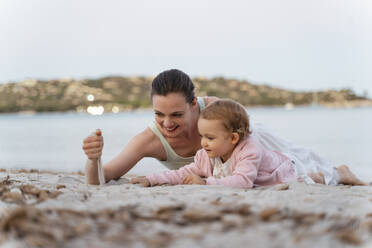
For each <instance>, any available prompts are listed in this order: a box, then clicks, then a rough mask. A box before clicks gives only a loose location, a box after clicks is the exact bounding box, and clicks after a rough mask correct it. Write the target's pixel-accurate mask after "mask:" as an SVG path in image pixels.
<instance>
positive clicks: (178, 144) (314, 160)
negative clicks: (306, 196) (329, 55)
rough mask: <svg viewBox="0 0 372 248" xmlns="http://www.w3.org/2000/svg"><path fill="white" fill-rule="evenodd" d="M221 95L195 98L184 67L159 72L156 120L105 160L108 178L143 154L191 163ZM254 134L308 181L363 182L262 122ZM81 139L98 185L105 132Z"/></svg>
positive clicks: (174, 163) (91, 179)
mask: <svg viewBox="0 0 372 248" xmlns="http://www.w3.org/2000/svg"><path fill="white" fill-rule="evenodd" d="M217 99H218V98H217V97H203V98H200V97H198V98H196V97H195V95H194V84H193V83H192V81H191V79H190V77H189V76H188V75H187V74H185V73H184V72H182V71H179V70H175V69H173V70H168V71H164V72H162V73H160V74H159V75H158V76H157V77H155V79H154V80H153V82H152V88H151V100H152V104H153V109H154V113H155V122H154V123H152V124H150V125H149V126H148V127H147V128H146V129H145V130H144V131H142V132H141V133H139V134H137V135H136V136H135V137H134V138H133V139H132V140H131V141H130V142H129V143H128V145H127V146H126V147H125V148H124V149H123V150H122V151H121V152H120V153H119V154H118V155H117V156H116V157H115V158H114V159H112V160H111V161H110V162H108V163H107V164H105V165H104V177H105V181H106V182H107V181H110V180H111V179H117V178H120V177H121V176H122V175H124V174H125V173H127V172H128V171H129V170H130V169H131V168H132V167H133V166H135V165H136V163H137V162H138V161H139V160H141V159H142V158H144V157H152V158H156V159H157V160H159V161H160V162H161V163H162V164H164V165H165V166H166V167H168V168H169V169H178V168H180V167H182V166H183V165H186V164H189V163H191V162H192V161H193V159H194V155H195V154H196V152H197V151H198V150H199V149H201V144H200V135H199V133H198V128H197V122H198V118H199V114H200V111H201V109H203V108H204V107H205V105H208V104H210V103H211V102H213V101H215V100H217ZM252 135H254V136H256V137H257V139H258V140H259V141H260V142H261V143H262V145H263V146H264V147H265V148H266V149H269V150H278V151H280V152H283V153H285V154H286V155H287V156H288V157H290V158H291V159H292V160H293V161H294V162H295V163H296V165H297V167H298V168H302V169H301V171H299V174H302V175H303V180H304V181H305V182H308V183H314V181H315V182H318V183H325V184H335V181H337V182H339V183H344V184H363V182H361V181H360V180H358V179H357V178H356V177H355V176H354V175H353V174H352V173H351V172H350V170H349V169H348V167H347V166H340V167H338V168H337V170H336V169H333V168H332V167H331V166H329V164H327V161H324V160H322V159H321V158H320V157H319V156H317V155H316V154H314V153H312V152H311V151H309V150H307V149H304V148H301V147H297V146H294V145H293V144H291V143H289V142H287V141H285V140H282V139H280V138H278V137H275V136H273V135H272V134H271V133H270V132H268V131H266V129H264V128H263V126H262V125H255V126H253V128H252ZM83 143H84V144H83V150H84V152H85V154H86V155H87V157H88V160H87V163H86V166H85V175H86V179H87V182H88V183H89V184H98V183H99V179H98V170H97V167H98V166H97V164H98V163H97V161H98V158H100V157H101V155H102V148H103V137H102V135H101V132H100V131H99V130H98V131H96V135H95V136H89V137H87V138H85V139H84V142H83ZM303 161H305V162H303ZM308 174H309V176H310V177H309V176H308Z"/></svg>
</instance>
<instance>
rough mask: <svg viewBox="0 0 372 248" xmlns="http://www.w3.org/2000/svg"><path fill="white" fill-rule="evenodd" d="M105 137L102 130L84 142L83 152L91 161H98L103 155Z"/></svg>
mask: <svg viewBox="0 0 372 248" xmlns="http://www.w3.org/2000/svg"><path fill="white" fill-rule="evenodd" d="M102 149H103V137H102V132H101V130H99V129H97V130H96V132H95V133H93V134H92V135H89V136H88V137H86V138H85V139H84V141H83V150H84V152H85V154H86V155H87V157H88V158H89V159H90V160H97V159H98V158H100V157H101V155H102Z"/></svg>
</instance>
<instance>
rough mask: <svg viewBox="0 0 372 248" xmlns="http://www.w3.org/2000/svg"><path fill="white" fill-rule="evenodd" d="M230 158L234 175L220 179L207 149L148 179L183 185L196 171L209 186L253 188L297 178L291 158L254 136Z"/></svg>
mask: <svg viewBox="0 0 372 248" xmlns="http://www.w3.org/2000/svg"><path fill="white" fill-rule="evenodd" d="M230 159H231V164H232V175H231V176H227V177H224V178H220V179H217V178H214V177H213V164H212V163H211V161H210V159H209V157H208V154H207V152H206V151H205V150H204V149H201V150H199V151H198V152H197V153H196V155H195V159H194V162H193V163H191V164H188V165H185V166H183V167H182V168H180V169H178V170H171V171H167V172H164V173H160V174H153V175H149V176H147V177H146V178H147V179H148V180H149V181H150V183H151V185H155V184H165V183H168V184H180V183H181V181H182V179H183V177H184V176H186V175H188V174H195V175H198V176H200V177H205V178H206V183H207V184H209V185H225V186H229V187H236V188H252V187H253V186H264V185H274V184H279V183H284V182H289V181H293V180H296V176H295V174H294V169H293V165H292V163H291V161H290V159H289V158H288V157H286V156H285V155H283V154H281V153H279V152H277V151H269V150H266V149H265V148H263V147H262V145H261V144H260V143H259V142H258V141H257V140H256V138H254V137H252V136H249V137H248V138H247V139H246V140H244V141H242V142H241V143H239V144H238V146H237V147H235V149H234V151H233V153H232V155H231V158H230Z"/></svg>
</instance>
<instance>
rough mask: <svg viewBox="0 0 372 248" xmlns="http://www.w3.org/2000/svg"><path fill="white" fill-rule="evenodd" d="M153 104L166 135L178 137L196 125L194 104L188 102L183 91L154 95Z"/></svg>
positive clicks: (156, 118) (160, 126)
mask: <svg viewBox="0 0 372 248" xmlns="http://www.w3.org/2000/svg"><path fill="white" fill-rule="evenodd" d="M195 104H196V103H195ZM152 105H153V109H154V113H155V121H156V123H157V124H158V127H159V128H160V129H161V132H162V133H163V135H164V136H165V137H168V138H174V137H177V136H178V135H180V134H181V133H182V132H188V131H189V128H193V126H195V125H192V124H193V123H192V120H193V118H191V117H192V116H191V107H192V104H188V103H187V102H186V98H185V96H184V95H183V94H181V93H169V94H168V95H166V96H161V95H153V96H152ZM194 124H196V122H195V123H194Z"/></svg>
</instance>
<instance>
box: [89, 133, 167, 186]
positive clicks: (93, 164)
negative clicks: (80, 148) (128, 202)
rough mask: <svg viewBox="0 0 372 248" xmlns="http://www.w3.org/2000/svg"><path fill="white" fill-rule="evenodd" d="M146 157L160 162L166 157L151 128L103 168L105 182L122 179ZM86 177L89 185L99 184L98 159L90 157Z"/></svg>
mask: <svg viewBox="0 0 372 248" xmlns="http://www.w3.org/2000/svg"><path fill="white" fill-rule="evenodd" d="M101 149H102V147H101ZM84 150H85V149H84ZM144 157H154V158H157V159H160V160H163V159H165V157H166V155H165V151H164V149H163V147H162V145H161V142H160V140H159V139H158V138H157V137H156V135H155V134H154V133H153V132H152V131H151V130H150V129H149V128H147V129H146V130H144V131H143V132H141V133H139V134H137V135H136V136H135V137H134V138H133V139H132V140H131V141H130V142H129V143H128V144H127V145H126V147H125V148H124V149H123V150H122V151H121V152H120V153H119V154H118V155H117V156H116V157H114V158H113V159H112V160H111V161H109V162H108V163H106V164H105V165H104V166H103V169H104V175H105V181H106V182H108V181H110V180H112V179H117V178H120V177H121V176H122V175H124V174H125V173H127V172H128V171H129V170H130V169H131V168H133V166H134V165H135V164H136V163H137V162H138V161H140V160H141V159H142V158H144ZM85 176H86V178H87V179H86V181H87V182H88V183H89V184H99V181H98V171H97V158H89V156H88V161H87V163H86V166H85Z"/></svg>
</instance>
